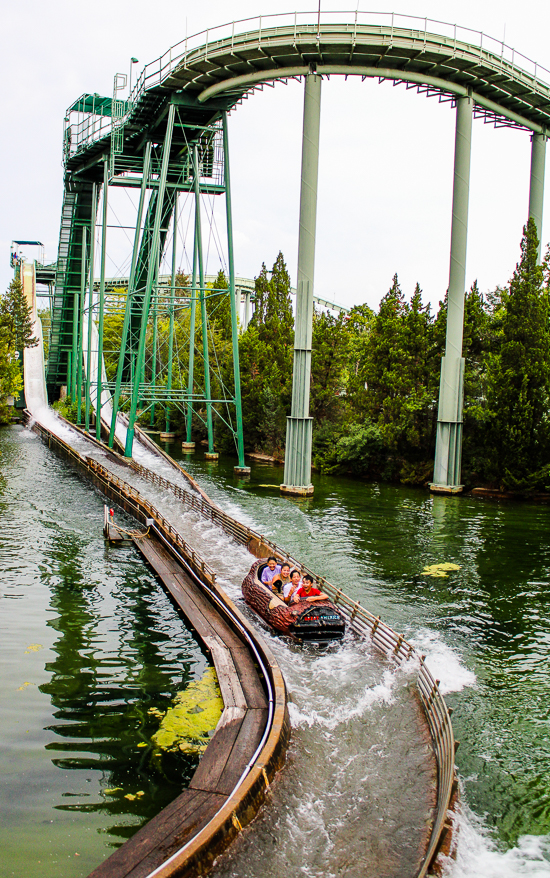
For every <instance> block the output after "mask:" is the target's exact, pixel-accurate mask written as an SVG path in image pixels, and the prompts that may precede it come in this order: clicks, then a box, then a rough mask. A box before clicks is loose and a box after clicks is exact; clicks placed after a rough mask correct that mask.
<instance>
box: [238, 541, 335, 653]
mask: <svg viewBox="0 0 550 878" xmlns="http://www.w3.org/2000/svg"><path fill="white" fill-rule="evenodd" d="M266 567H267V558H261V559H260V560H259V561H255V562H254V564H253V565H252V567H251V568H250V571H249V573H248V575H247V576H246V577H245V578H244V580H243V584H242V592H243V597H244V599H245V601H246V603H247V604H248V606H249V607H251V608H252V609H253V610H254V611H255V612H256V613H257V614H258V615H259V616H260V617H261V618H262V619H263V620H264V622H266V623H267V624H268V625H269V626H270V628H273V629H274V630H275V631H277V632H279V633H280V634H285V635H286V636H287V637H290V638H291V639H292V640H295V641H297V642H299V643H317V644H326V643H329V642H331V641H332V640H341V639H342V637H343V636H344V633H345V630H346V625H345V622H344V618H343V616H342V615H341V613H340V612H339V610H338V609H337V608H336V606H335V605H334V604H333V603H332V601H331V600H329V599H328V598H327V599H325V600H315V601H314V602H310V601H308V600H307V599H304V600H299V601H297V602H296V603H292V604H286V603H285V602H284V600H283V599H282V598H281V597H280V596H279V595H278V594H276V593H274V592H273V591H272V590H271V588H269V586H267V585H265V584H264V583H263V582H262V580H261V576H262V573H263V571H264V570H265V568H266Z"/></svg>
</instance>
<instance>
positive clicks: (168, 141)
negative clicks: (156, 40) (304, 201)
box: [121, 104, 176, 457]
mask: <svg viewBox="0 0 550 878" xmlns="http://www.w3.org/2000/svg"><path fill="white" fill-rule="evenodd" d="M175 111H176V108H175V106H174V104H170V105H169V109H168V121H167V125H166V133H165V135H164V143H163V147H162V164H161V171H160V178H159V183H158V196H157V203H156V211H155V223H154V227H153V237H152V243H151V255H150V259H149V266H148V272H147V287H146V290H145V296H144V303H143V310H142V315H141V329H140V335H139V347H138V352H137V359H136V367H135V377H134V386H133V388H132V401H131V407H130V416H129V418H128V428H127V431H126V446H125V449H124V453H125V455H126V457H131V456H132V447H133V442H134V427H135V423H136V415H137V405H138V399H139V396H140V378H141V375H142V373H143V370H144V366H145V341H146V334H147V319H148V317H149V308H150V306H151V296H152V292H153V284H156V281H157V276H158V258H159V251H160V228H161V220H162V214H163V211H162V205H163V202H164V193H165V190H166V178H167V176H168V162H169V159H170V148H171V145H172V133H173V131H174V116H175ZM121 353H122V352H121Z"/></svg>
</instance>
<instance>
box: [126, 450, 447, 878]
mask: <svg viewBox="0 0 550 878" xmlns="http://www.w3.org/2000/svg"><path fill="white" fill-rule="evenodd" d="M128 463H129V465H130V466H131V468H132V469H133V470H134V471H135V472H136V473H137V474H138V475H140V476H141V477H142V478H144V479H146V480H147V481H148V482H150V483H151V484H153V485H155V486H157V487H159V488H163V489H164V490H167V491H171V492H172V494H174V496H175V497H177V498H178V499H179V500H181V501H182V503H185V505H186V506H188V507H189V508H190V509H192V510H194V511H195V512H197V513H199V514H200V515H202V516H204V517H206V518H208V519H209V520H210V521H212V522H214V523H215V524H217V525H219V526H220V527H221V528H222V529H223V530H224V531H225V533H227V534H228V535H229V536H231V537H232V538H233V539H234V540H236V542H238V543H240V544H241V545H244V546H249V545H250V543H251V542H252V541H255V542H256V546H257V548H258V549H260V551H262V549H265V552H266V554H271V553H272V554H273V555H275V556H277V557H278V558H280V559H281V560H283V559H284V560H287V561H288V562H289V563H290V564H291V565H292V566H294V567H297V568H298V569H299V570H301V571H302V572H303V573H309V574H310V575H311V576H312V577H313V579H314V581H315V582H316V583H317V584H318V585H319V587H320V588H321V589H322V590H323V591H324V592H325V593H326V594H328V595H329V597H330V598H331V599H332V601H333V602H334V603H335V604H336V605H337V606H338V608H339V609H340V611H341V612H342V614H343V615H344V617H345V618H346V620H347V622H348V625H349V626H350V627H351V628H352V629H353V630H354V631H355V632H356V633H357V634H359V635H360V636H361V637H363V638H370V640H371V641H372V643H373V645H374V646H375V647H376V648H377V649H378V650H379V651H380V652H382V653H384V655H385V656H387V658H388V659H390V660H391V661H392V662H394V663H395V664H396V665H398V666H400V665H402V664H403V663H405V662H409V661H414V662H416V663H417V664H418V675H417V680H416V685H417V691H418V695H419V698H420V702H421V704H422V707H423V709H424V713H425V715H426V720H427V723H428V728H429V730H430V736H431V739H432V745H433V749H434V755H435V759H436V765H437V803H436V809H435V817H434V823H433V828H432V832H431V836H430V842H429V845H428V849H427V851H426V856H425V858H424V862H423V865H422V868H421V869H420V871H419V872H418V873H417V878H424V876H425V875H426V874H427V872H428V869H429V867H430V865H431V864H432V862H433V860H434V859H435V857H436V856H437V853H438V850H439V847H440V845H441V842H442V840H443V837H444V835H445V834H446V831H447V830H448V829H449V828H450V824H449V822H448V811H449V805H450V803H451V799H452V797H453V793H454V792H455V789H456V773H455V751H456V745H455V740H454V734H453V727H452V724H451V716H450V711H449V708H448V707H447V705H446V704H445V700H444V698H443V696H442V695H441V693H440V691H439V680H435V679H434V678H433V676H432V674H431V673H430V671H429V669H428V668H427V666H426V664H425V661H424V658H425V657H424V656H422V655H419V654H418V653H417V652H416V650H415V648H414V646H412V644H410V643H408V641H407V640H405V637H404V636H403V634H397V633H396V632H395V631H394V630H393V629H392V628H390V627H389V625H386V623H385V622H383V621H382V620H381V619H380V616H374V615H373V614H372V613H371V612H369V610H367V609H365V607H362V606H361V603H360V601H354V600H353V599H352V598H350V597H349V596H348V595H347V594H345V592H343V591H342V589H340V588H335V586H333V585H331V583H329V582H327V580H326V579H325V578H324V577H321V576H319V575H318V574H316V573H314V572H313V571H311V570H309V568H307V567H306V566H304V565H303V564H302V563H301V562H300V561H297V560H296V559H295V558H293V557H292V555H291V554H290V553H288V552H285V551H284V550H283V549H281V548H279V547H278V546H277V545H276V544H275V543H273V542H271V541H270V540H269V539H267V538H266V537H265V536H263V535H261V534H259V533H257V532H256V531H254V530H252V529H251V528H249V527H247V526H246V525H243V524H241V522H240V521H237V520H236V519H235V518H232V517H231V516H230V515H227V513H225V512H223V511H222V510H221V509H220V508H219V507H218V506H216V505H215V504H214V503H212V502H208V501H207V500H206V499H205V498H203V497H197V495H196V494H192V493H191V492H190V491H187V490H185V488H182V487H180V486H179V485H175V484H174V483H173V482H170V481H169V480H168V479H165V478H164V477H163V476H159V475H158V473H155V472H152V471H151V470H149V469H147V467H144V466H142V465H141V464H139V463H137V462H136V461H134V460H129V461H128ZM134 490H135V489H134Z"/></svg>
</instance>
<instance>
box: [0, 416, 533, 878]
mask: <svg viewBox="0 0 550 878" xmlns="http://www.w3.org/2000/svg"><path fill="white" fill-rule="evenodd" d="M166 447H167V449H168V450H169V451H170V452H171V453H172V454H173V455H174V457H181V454H180V453H179V451H178V446H177V445H172V446H166ZM0 455H1V456H0V510H1V513H0V514H1V521H2V528H1V530H0V578H1V587H0V601H1V608H2V613H1V616H0V626H1V637H0V667H1V675H0V698H1V715H0V716H1V718H0V780H1V783H0V796H1V800H2V801H1V810H2V822H1V826H0V845H1V849H2V869H1V870H0V874H1V876H2V878H4V876H6V878H11V876H16V878H20V876H21V878H22V876H25V878H38V876H40V878H53V876H56V878H73V876H74V878H81V876H86V875H87V874H88V872H89V871H90V870H91V869H92V868H93V867H94V866H96V865H97V864H98V863H99V862H100V861H101V860H103V859H104V858H105V857H106V856H108V854H109V853H110V852H111V851H112V850H113V849H114V847H115V846H116V845H118V844H120V843H121V842H122V841H123V840H124V839H125V838H126V837H128V836H129V835H130V834H131V833H133V832H134V831H135V829H136V828H137V827H139V826H140V825H142V824H143V823H144V822H145V821H146V820H147V819H148V818H149V817H150V816H152V815H153V814H155V813H157V812H158V811H159V810H160V809H161V808H162V807H163V806H164V805H165V804H166V803H167V802H169V801H170V800H171V799H173V798H174V796H175V795H177V793H178V792H179V790H180V789H181V788H182V787H183V786H185V783H186V779H187V778H189V776H190V774H191V773H192V771H193V770H194V768H195V765H196V763H195V762H194V760H193V759H190V758H184V757H183V756H181V757H180V758H179V759H178V760H175V759H174V758H172V759H171V760H168V759H167V757H166V756H165V757H163V759H162V760H161V761H160V763H155V762H154V761H153V760H152V759H151V748H150V746H149V744H150V737H151V734H152V733H153V732H154V731H155V730H156V728H157V727H158V721H156V720H155V719H154V717H152V716H151V714H149V713H148V711H149V709H150V708H151V707H158V708H159V709H161V710H164V709H166V707H167V706H169V704H170V703H171V700H172V698H173V697H174V695H175V694H176V692H179V691H182V689H184V688H185V686H186V685H187V683H188V682H190V681H191V680H194V679H198V678H199V677H201V675H202V673H203V671H204V669H205V659H204V657H203V655H202V653H201V651H200V649H199V648H198V647H197V645H196V643H195V641H194V640H193V638H192V636H191V635H190V634H189V632H188V631H187V630H186V628H185V625H184V624H183V623H182V621H181V619H180V618H179V617H178V616H177V614H176V612H175V610H174V609H173V607H172V605H171V604H170V602H169V601H168V599H167V598H166V596H165V595H164V593H163V592H162V590H161V588H160V587H159V586H158V584H157V583H156V581H155V579H154V577H153V576H152V574H151V573H150V571H149V570H148V569H147V568H146V567H145V566H144V564H143V563H142V561H141V560H140V558H139V557H138V556H137V554H136V553H135V551H134V550H133V549H132V548H131V547H125V548H117V549H109V548H106V547H105V545H104V542H103V538H102V534H101V526H102V513H103V500H102V498H101V496H100V495H99V494H97V493H96V492H95V491H94V490H93V489H92V488H91V487H90V486H89V485H87V484H86V483H84V482H83V481H82V480H81V479H80V477H79V476H77V475H76V473H75V472H74V471H72V470H71V469H70V467H68V465H67V464H66V463H64V462H63V461H61V460H59V459H58V458H57V457H56V456H55V454H54V453H53V452H50V451H49V450H48V449H47V448H45V447H44V445H43V444H42V443H41V442H40V441H39V440H38V439H37V438H36V437H33V436H32V435H31V434H29V433H28V432H27V431H23V430H22V429H21V428H6V429H3V430H1V431H0ZM184 465H185V467H186V468H187V469H188V470H189V471H190V472H191V473H192V474H193V475H194V476H195V477H196V478H197V479H198V480H199V481H200V484H201V485H202V486H203V487H204V488H205V490H206V491H207V492H208V493H209V495H210V496H211V497H212V498H213V499H214V500H216V501H217V502H218V503H219V504H220V505H221V506H222V507H223V508H224V509H225V510H226V511H228V512H229V513H230V514H232V515H234V516H235V517H236V518H239V519H240V520H242V521H244V522H245V523H248V524H250V526H252V527H254V528H256V529H257V530H259V531H260V532H261V533H263V534H265V535H266V536H269V537H270V538H271V539H273V540H275V541H276V542H277V543H278V544H279V545H280V546H282V547H286V548H287V549H288V551H289V552H291V553H292V554H293V555H294V556H295V557H297V558H300V559H303V561H304V562H305V563H307V564H308V565H309V566H311V567H312V568H313V569H314V570H316V571H317V572H319V573H321V574H323V575H325V576H326V577H327V579H329V580H330V581H331V582H333V583H334V584H337V585H339V586H341V587H342V588H343V589H344V590H345V591H346V592H347V593H348V594H350V595H351V596H352V597H354V598H356V599H358V600H360V601H361V603H362V604H363V605H364V606H365V607H367V608H368V609H370V610H371V611H372V612H374V613H375V614H377V615H378V614H380V615H381V616H382V618H383V619H384V620H385V621H387V622H388V624H390V625H391V626H392V627H393V628H394V629H396V630H397V631H399V632H403V633H404V634H405V635H406V637H407V638H408V639H410V640H411V641H412V642H413V643H414V644H415V645H416V646H417V647H418V648H419V650H420V651H421V652H422V653H425V654H426V655H427V662H428V665H429V667H430V668H431V670H432V672H433V673H434V676H436V677H437V678H438V679H440V680H441V687H442V690H443V692H445V693H446V698H447V702H448V704H449V705H450V706H452V707H453V709H454V713H453V724H454V728H455V734H456V738H457V739H458V740H459V741H460V747H459V749H458V752H457V766H458V770H459V774H460V780H461V788H462V802H463V805H462V812H461V816H460V835H459V839H460V840H459V843H458V852H457V861H456V863H454V864H452V865H449V869H448V873H449V875H450V876H452V878H515V876H518V875H521V876H523V875H526V876H530V878H548V876H550V739H549V734H548V732H549V728H548V725H549V711H550V699H549V695H550V683H549V673H548V672H549V665H550V607H549V602H548V596H549V592H550V546H549V538H548V535H549V527H548V525H549V520H550V509H548V508H546V507H544V506H537V505H534V504H509V503H489V502H486V501H480V500H474V499H473V498H468V497H463V498H456V497H455V498H444V497H431V496H430V495H429V494H428V493H427V492H426V491H424V490H422V489H413V488H407V487H402V486H389V485H375V484H369V485H367V484H362V483H360V482H357V481H353V480H351V479H345V478H338V479H336V478H329V477H320V476H315V478H314V483H315V494H314V495H313V497H312V498H310V499H307V500H306V499H304V500H291V499H288V498H283V497H281V496H280V495H279V492H278V489H277V486H278V484H279V482H280V481H281V478H282V470H281V469H279V468H278V467H273V466H270V465H266V464H254V465H253V468H252V474H251V478H250V479H249V480H239V479H237V478H235V476H234V474H233V465H234V461H233V460H232V459H224V458H222V459H221V460H220V461H219V462H218V463H208V462H206V461H205V460H204V459H203V454H202V453H201V452H197V454H196V455H192V456H186V457H185V458H184ZM188 526H189V528H190V530H189V532H188V533H186V539H190V536H189V534H190V533H192V528H193V527H196V525H194V524H193V523H192V522H191V521H190V523H189V524H188ZM205 533H206V534H208V532H207V531H206V532H204V533H203V534H202V538H204V536H205ZM213 537H214V538H213ZM210 541H211V551H212V555H211V557H210V558H209V559H207V560H209V562H210V563H212V566H213V567H214V568H216V567H218V568H219V569H220V570H222V574H221V579H222V582H223V581H224V577H225V585H226V587H227V588H228V591H229V593H230V594H231V596H232V597H233V599H235V600H238V599H239V592H238V582H239V581H240V577H242V568H243V566H245V565H246V563H247V560H246V558H245V557H244V556H243V552H242V549H241V548H238V549H233V548H232V546H231V543H230V542H229V541H228V540H227V539H225V538H223V539H221V538H218V537H217V536H215V535H214V534H212V536H211V537H210ZM233 552H235V556H234V557H235V561H234V565H235V569H234V571H233V572H231V567H232V564H233ZM442 562H451V563H454V564H456V565H458V566H459V568H460V569H458V570H457V571H456V572H453V573H450V574H449V575H448V576H447V577H444V578H434V577H431V576H428V575H426V574H425V573H423V571H424V569H425V568H426V566H427V565H431V564H438V563H442ZM272 648H273V649H274V651H275V653H276V655H277V658H278V659H279V661H280V662H281V665H282V667H283V670H284V672H285V676H286V677H287V682H288V683H289V688H290V691H291V694H292V697H293V699H294V700H293V703H292V704H291V718H292V722H293V726H294V738H293V740H294V743H293V745H292V746H293V748H294V749H291V754H290V762H289V765H288V768H287V771H286V772H284V773H283V775H282V776H281V780H280V782H279V785H278V786H277V788H276V789H275V790H274V793H273V801H272V808H271V809H265V811H264V813H263V815H262V816H261V817H260V818H259V820H258V821H256V823H255V824H254V828H253V829H252V831H250V832H247V833H245V834H244V836H243V838H242V839H241V840H240V841H239V843H238V844H237V845H235V846H234V848H233V849H232V851H231V853H230V855H229V856H226V857H224V858H222V860H221V861H220V863H219V864H218V866H217V869H216V874H217V875H218V876H219V878H222V876H223V878H225V876H227V878H229V876H231V878H252V876H253V878H263V876H264V875H278V874H281V873H282V871H284V872H285V874H287V875H288V876H289V878H294V876H302V875H305V876H307V878H310V876H311V878H330V876H332V875H350V876H351V875H354V874H355V871H354V869H355V867H356V866H357V862H358V861H359V858H360V855H361V845H366V844H367V843H371V842H372V839H370V840H369V839H368V838H367V837H366V835H365V833H364V827H363V826H362V825H360V824H359V823H357V822H354V821H356V818H357V815H358V814H360V813H363V814H364V813H365V811H363V812H360V811H359V810H358V809H357V802H361V797H362V795H363V792H364V790H365V789H367V790H368V789H370V790H371V792H372V788H369V783H370V782H371V780H372V778H371V777H370V773H371V768H370V766H371V763H370V762H369V759H370V758H371V756H372V753H371V752H370V751H369V752H367V751H368V748H369V741H370V749H371V750H372V751H373V752H374V753H375V755H376V753H377V752H379V759H378V764H382V763H383V762H384V760H385V763H386V768H387V769H388V771H389V773H390V774H391V758H393V757H391V753H390V758H389V759H388V753H387V752H385V751H384V738H385V739H388V737H390V738H391V737H392V736H394V735H395V736H396V739H397V737H398V736H399V734H401V733H402V731H403V730H400V729H399V727H398V723H397V721H396V716H398V715H399V714H400V709H399V710H398V709H397V708H399V698H400V697H401V696H400V693H399V691H398V690H397V689H396V688H395V685H394V684H393V683H391V682H389V681H388V679H387V677H386V676H385V672H383V669H377V667H376V664H374V665H373V664H372V662H370V664H369V661H370V660H367V659H368V657H367V658H365V663H364V665H362V664H361V662H362V661H363V659H364V656H362V654H361V650H360V649H359V648H358V647H355V646H353V645H349V644H348V645H347V646H346V647H345V648H343V649H341V650H338V651H336V652H335V653H331V652H330V651H329V652H327V653H325V654H322V655H320V656H318V657H315V656H309V655H307V654H305V653H304V654H299V653H293V652H292V651H291V650H289V649H288V647H287V646H286V645H285V644H284V642H282V641H280V640H273V641H272ZM363 677H364V679H363ZM367 677H368V679H367ZM403 691H405V690H403ZM369 698H370V699H371V700H370V701H369ZM358 702H359V703H358ZM335 705H337V707H336V708H335ZM392 705H393V708H392ZM396 705H397V708H396ZM392 710H393V713H392ZM396 710H397V713H396ZM335 713H337V714H338V716H336V717H335ZM369 722H371V723H373V722H374V725H372V726H371V730H370V731H369V726H368V723H369ZM392 723H393V726H392ZM402 743H403V745H404V746H406V744H407V738H406V735H405V733H404V732H403V734H402ZM139 744H145V745H146V746H145V747H139V746H138V745H139ZM333 746H335V747H336V748H337V749H338V753H336V752H335V753H334V754H333V755H331V758H330V759H328V760H327V759H326V758H324V757H325V755H326V751H324V750H323V748H324V747H325V748H328V747H333ZM300 748H301V750H300ZM360 748H364V751H362V750H361V749H360ZM296 753H302V754H305V756H306V757H307V758H306V759H305V760H303V764H304V765H305V767H306V769H307V771H306V773H308V772H309V774H310V775H312V776H314V775H318V777H314V780H315V781H316V782H317V781H318V784H317V786H316V787H315V786H314V787H313V788H312V789H313V792H312V791H311V790H309V791H308V789H307V788H306V786H305V780H304V777H305V775H300V774H299V772H298V770H297V765H298V763H297V761H296V760H294V756H295V755H296ZM337 756H341V757H342V763H341V765H339V764H338V761H337V758H336V757H337ZM388 762H389V768H388ZM372 765H376V762H373V763H372ZM372 770H374V769H372ZM323 772H324V774H323ZM321 775H323V776H321ZM375 780H376V781H377V786H378V788H379V789H381V787H380V780H379V779H376V778H375ZM385 783H386V787H384V789H383V790H382V792H381V793H380V800H379V801H378V802H375V801H374V798H373V796H372V795H371V792H370V793H369V795H370V796H371V798H370V800H369V802H367V804H368V805H369V807H371V812H370V813H371V814H372V819H373V820H376V819H378V817H377V816H376V815H377V814H378V813H379V812H378V810H377V809H378V808H382V809H383V808H384V806H385V804H386V803H385V802H384V801H383V799H384V796H385V797H386V799H388V800H389V799H390V798H391V795H392V793H391V790H392V786H391V778H388V777H386V780H385ZM346 784H347V785H346ZM375 786H376V785H375ZM316 789H317V790H325V791H326V792H325V793H324V794H323V795H322V796H319V795H317V799H316V798H315V796H316V793H315V790H316ZM106 790H115V792H114V793H113V794H110V793H107V792H106ZM138 792H143V796H139V797H136V798H135V799H128V798H126V796H127V795H130V796H137V793H138ZM362 804H363V806H364V807H366V805H365V803H364V802H363V803H362ZM375 805H376V807H375ZM339 809H340V810H339ZM354 809H355V810H354ZM390 817H393V815H390V816H389V817H388V818H387V819H388V820H389V819H390ZM308 826H309V827H310V828H311V830H312V833H311V838H310V837H308V836H307V832H306V828H307V827H308ZM342 827H344V829H342ZM285 839H287V841H285ZM285 844H286V845H287V847H286V849H285ZM338 846H339V849H338V850H336V849H337V848H338ZM346 847H347V859H346ZM281 852H282V853H281ZM297 852H298V854H299V856H297V855H296V853H297ZM278 856H279V859H277V857H278ZM359 871H360V870H359ZM358 874H359V873H358ZM396 874H397V873H396ZM399 874H401V873H399Z"/></svg>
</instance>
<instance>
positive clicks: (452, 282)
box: [430, 96, 474, 494]
mask: <svg viewBox="0 0 550 878" xmlns="http://www.w3.org/2000/svg"><path fill="white" fill-rule="evenodd" d="M473 106H474V105H473V100H472V98H471V97H470V96H465V97H458V98H457V99H456V134H455V160H454V182H453V219H452V226H451V264H450V270H449V291H448V299H447V336H446V341H445V356H444V357H443V358H442V360H441V379H440V385H439V408H438V417H437V438H436V446H435V464H434V480H433V483H432V485H431V486H430V487H431V490H432V491H435V492H439V493H446V494H455V493H458V492H460V491H461V490H462V485H461V484H460V467H461V459H462V403H463V398H464V358H463V356H462V336H463V327H464V292H465V285H466V246H467V238H468V200H469V195H470V155H471V144H472V117H473Z"/></svg>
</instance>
